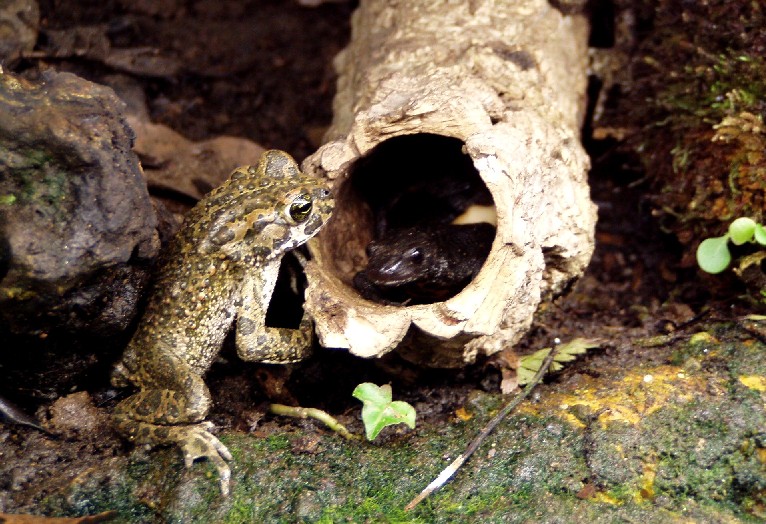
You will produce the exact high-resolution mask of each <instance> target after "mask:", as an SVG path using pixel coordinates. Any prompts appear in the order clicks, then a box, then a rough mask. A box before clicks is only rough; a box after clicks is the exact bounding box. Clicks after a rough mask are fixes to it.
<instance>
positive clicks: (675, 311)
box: [0, 0, 745, 513]
mask: <svg viewBox="0 0 766 524" xmlns="http://www.w3.org/2000/svg"><path fill="white" fill-rule="evenodd" d="M353 8H354V3H353V2H339V3H327V4H324V5H321V6H320V7H317V8H308V7H303V6H300V5H298V4H297V3H296V2H288V1H285V0H271V1H269V0H258V1H255V0H251V1H246V0H245V1H243V0H196V1H191V0H189V1H184V0H159V1H153V2H148V1H147V2H143V1H137V2H134V1H127V0H125V1H118V0H111V1H107V2H102V1H81V0H44V1H42V2H41V13H42V19H41V31H42V37H41V41H40V43H39V44H38V47H39V48H40V49H43V50H47V51H46V52H47V53H49V54H48V56H40V57H37V58H33V59H26V60H23V61H21V62H19V63H18V64H16V65H15V66H14V69H15V70H16V71H17V72H24V71H29V70H33V69H34V68H38V67H55V68H57V69H59V70H69V71H73V72H75V73H77V74H79V75H81V76H83V77H85V78H87V79H89V80H93V81H97V82H98V81H104V79H105V78H107V77H110V76H113V75H116V74H119V75H128V76H129V77H131V78H132V79H133V80H134V81H137V82H138V83H139V84H140V85H141V86H142V88H143V91H144V93H145V95H146V105H147V109H148V111H149V114H150V117H151V119H152V120H153V121H155V122H158V123H163V124H165V125H167V126H169V127H171V128H173V129H174V130H176V131H178V132H180V133H181V134H183V135H185V136H186V137H188V138H190V139H193V140H202V139H206V138H210V137H214V136H217V135H220V134H226V135H234V136H240V137H245V138H249V139H251V140H253V141H255V142H257V143H258V144H260V145H262V146H264V147H268V148H279V149H284V150H286V151H288V152H289V153H291V154H292V155H294V156H295V157H296V158H298V159H302V158H304V157H305V156H307V155H308V154H310V153H312V152H313V151H314V150H315V148H316V147H317V145H318V144H319V140H320V138H321V132H322V130H323V129H324V128H325V127H326V126H327V125H328V124H329V122H330V120H331V117H332V96H333V93H334V72H333V70H332V58H333V57H334V55H335V54H336V53H337V52H338V51H340V50H341V49H342V47H343V46H344V45H345V43H346V41H347V40H348V38H349V17H350V15H351V12H352V11H353ZM94 25H98V26H99V27H103V28H105V29H104V31H105V34H106V35H107V36H108V38H109V40H110V42H111V44H112V46H113V47H114V48H135V47H139V46H141V47H149V48H151V49H153V50H155V51H154V52H153V53H154V56H159V57H164V58H166V59H168V60H170V61H171V62H172V63H173V64H175V65H177V67H176V68H168V67H164V66H157V67H155V68H153V67H152V66H151V65H150V66H147V68H146V69H145V70H144V71H143V72H142V73H136V72H130V71H126V70H125V68H122V69H121V68H119V67H114V66H113V65H111V66H110V65H107V63H106V62H107V61H105V60H103V59H102V58H103V57H101V58H100V57H98V56H97V55H96V54H92V55H91V57H90V58H87V57H86V58H82V57H81V56H77V53H75V52H74V51H72V50H70V51H71V52H70V53H69V55H68V56H67V54H66V53H59V55H63V56H58V57H56V56H53V55H54V54H55V53H53V50H52V49H51V46H52V45H53V43H52V42H51V40H50V39H48V40H47V41H46V40H45V38H46V37H45V34H46V32H47V31H54V30H65V31H75V29H76V28H78V27H79V28H82V27H84V26H89V27H92V26H94ZM82 45H84V44H82ZM41 55H45V53H41ZM80 55H82V53H80ZM162 64H165V62H162ZM169 72H170V73H169ZM171 73H172V74H171ZM607 123H608V122H607ZM600 125H604V123H603V122H602V123H601V124H600ZM588 129H592V127H591V128H588ZM589 133H590V131H589V130H586V136H585V139H586V144H587V147H588V150H589V152H590V154H591V156H592V158H593V170H592V173H591V178H590V182H591V187H592V188H593V189H592V196H593V199H594V201H595V202H596V203H597V204H598V207H599V223H598V228H597V245H596V252H595V255H594V257H593V260H592V262H591V264H590V266H589V268H588V270H587V272H586V274H585V275H584V277H583V278H582V279H580V280H579V282H577V284H576V285H575V286H574V287H573V289H572V290H571V291H570V292H569V293H568V294H567V295H565V296H563V297H560V298H558V299H556V300H554V301H553V302H551V303H549V304H547V305H546V306H545V307H544V308H543V309H542V310H541V312H540V314H539V317H538V319H537V321H536V322H535V324H534V326H533V328H532V330H531V331H530V332H529V334H528V335H527V336H526V337H525V338H524V340H523V341H522V343H521V344H520V345H519V347H517V348H515V349H516V351H517V352H519V353H528V352H531V351H534V350H537V349H539V348H543V347H549V346H551V345H552V344H554V343H555V342H556V341H558V340H564V341H565V340H569V339H572V338H575V337H586V338H592V339H597V340H599V341H600V343H601V344H600V348H599V349H597V350H594V351H592V352H589V354H588V355H587V356H586V357H584V358H582V359H580V360H579V361H577V362H575V363H572V364H570V365H568V366H567V368H566V369H565V370H564V371H563V372H562V373H560V374H558V375H556V377H555V378H552V379H549V380H548V381H547V383H546V385H544V386H542V387H541V388H540V390H539V395H540V396H545V395H546V393H547V392H549V391H551V390H552V389H557V388H565V387H566V386H567V384H568V383H573V381H574V382H576V381H578V380H582V374H583V373H585V374H591V375H592V374H596V373H597V371H594V370H598V369H599V366H600V365H601V364H603V363H604V362H610V363H611V364H614V363H619V367H621V368H623V369H630V368H633V367H638V366H640V365H646V364H647V362H649V361H652V359H656V360H657V361H658V362H662V361H664V360H665V359H666V358H667V355H666V354H655V355H654V356H653V354H652V353H651V352H645V351H636V350H635V346H634V341H635V340H636V339H637V338H639V337H652V336H658V335H668V334H674V333H685V332H686V330H689V329H693V328H694V327H695V326H696V325H698V324H697V323H698V322H699V321H700V319H701V314H702V313H704V312H708V314H711V313H710V312H711V311H714V312H715V313H714V314H713V315H714V316H718V317H719V318H722V317H725V318H732V316H733V315H734V316H735V315H737V314H739V313H741V312H744V311H745V310H744V309H739V308H740V306H738V305H735V306H734V307H733V308H731V307H730V308H728V309H726V310H725V313H723V312H722V311H724V309H723V308H722V307H721V308H717V307H716V304H717V302H713V301H712V300H711V296H710V294H709V291H708V290H707V289H706V288H705V286H700V285H699V281H698V280H697V273H696V270H695V269H694V268H691V269H690V268H685V267H680V265H679V260H680V259H681V256H682V251H681V247H680V245H679V244H678V243H677V241H676V240H675V237H672V236H670V235H668V234H665V233H663V232H662V231H661V230H660V228H659V225H658V224H657V223H656V221H654V220H653V218H652V206H651V202H650V201H649V199H648V198H647V196H646V195H647V192H648V191H649V190H650V186H649V183H648V182H647V177H646V173H645V172H644V171H643V168H642V167H641V165H640V162H639V160H638V158H637V157H635V156H633V155H631V154H629V153H626V152H625V151H624V149H623V148H621V147H620V143H619V142H618V141H616V140H615V139H610V138H607V139H604V140H595V139H593V138H591V136H590V134H589ZM738 291H739V290H737V289H732V291H731V292H730V293H731V295H732V296H733V295H734V294H735V293H736V292H738ZM726 304H727V306H729V305H730V304H731V303H730V302H728V301H727V302H726ZM710 306H713V307H712V308H711V307H710ZM11 340H12V339H11ZM103 342H104V341H93V340H87V341H83V340H74V341H70V342H67V343H60V344H61V346H62V347H64V346H66V347H68V348H71V347H80V348H86V351H84V354H86V355H94V354H98V357H92V356H87V357H82V356H81V357H79V358H82V359H84V360H88V365H87V366H85V369H86V370H87V371H85V372H83V371H81V370H80V371H77V372H72V374H71V375H66V378H65V379H61V378H60V377H59V379H58V380H52V381H51V382H52V384H53V385H51V386H50V387H48V386H43V385H39V386H35V387H32V386H29V384H28V383H27V382H25V383H24V384H21V381H22V380H25V381H26V380H28V379H26V378H25V379H21V378H14V377H15V375H13V374H12V373H10V372H9V371H7V370H5V371H4V373H5V374H6V382H5V383H4V384H3V390H2V392H1V393H2V394H3V395H6V396H8V397H10V398H12V399H14V400H15V401H16V402H17V403H18V404H19V405H20V407H21V408H22V409H24V410H26V411H27V412H34V411H35V410H37V414H38V417H39V418H41V419H42V420H43V421H44V422H46V423H45V426H46V427H47V428H50V429H51V431H55V432H56V433H57V436H56V437H53V436H51V435H48V434H45V433H43V432H41V431H38V430H35V429H33V428H29V427H27V426H16V425H0V457H2V460H0V512H14V513H15V512H34V511H35V510H36V508H38V505H39V503H40V501H41V500H43V499H45V497H47V496H49V495H51V494H54V493H56V492H57V491H59V490H61V489H62V488H63V487H64V486H68V485H70V483H72V482H73V479H77V478H79V477H80V476H81V475H83V473H84V472H87V471H90V470H93V469H97V468H102V467H104V464H113V465H116V464H120V465H122V466H124V465H125V461H127V460H128V459H127V457H128V452H129V450H130V449H131V448H130V446H129V445H128V444H126V443H125V442H123V441H122V440H121V439H120V438H119V437H118V436H117V435H116V434H115V433H113V431H112V430H111V429H110V425H109V424H108V418H106V417H105V414H108V413H109V410H110V409H111V407H112V406H113V405H114V403H115V402H116V400H117V399H118V398H119V395H120V394H121V393H120V392H116V391H114V390H113V389H111V388H110V387H109V385H108V367H109V364H110V362H111V361H112V360H113V359H114V358H116V356H117V353H118V351H119V343H115V342H111V343H109V344H105V345H109V346H118V347H116V348H115V349H113V350H112V351H111V352H107V353H106V354H104V353H103V350H102V349H99V350H98V351H96V350H94V349H93V348H94V347H96V346H99V345H100V344H103ZM117 342H119V341H117ZM13 343H19V344H20V343H21V342H20V341H18V340H13ZM88 348H89V349H90V352H88V351H87V349H88ZM101 348H103V345H102V346H101ZM631 348H633V349H631ZM82 354H83V353H81V355H82ZM224 357H225V358H224V362H221V363H219V364H217V365H216V366H215V367H214V368H213V369H212V370H211V373H210V375H209V377H208V379H207V383H208V385H209V386H210V388H211V391H212V394H213V398H214V399H215V401H216V402H215V407H214V410H213V412H212V413H211V415H210V420H212V421H213V422H214V423H215V424H216V425H217V426H219V427H221V428H224V429H229V430H235V431H241V432H253V431H254V432H255V433H256V434H257V435H258V436H259V437H260V436H263V437H265V436H269V435H271V434H276V433H279V432H281V431H284V428H285V427H290V426H292V425H293V424H294V423H293V422H291V421H285V420H284V419H278V418H273V417H271V416H269V415H266V414H265V404H266V402H267V401H269V400H271V401H277V402H283V403H296V402H297V403H300V404H301V405H311V406H316V407H320V408H323V409H326V410H327V411H329V412H330V413H333V414H336V415H338V416H339V417H340V419H341V421H343V422H346V423H348V424H349V426H350V429H352V430H355V431H357V432H361V425H360V423H359V422H358V421H357V419H356V415H355V413H356V411H357V410H358V404H357V402H356V401H355V400H353V399H352V398H351V397H350V395H349V392H350V391H351V390H352V389H353V387H354V386H355V385H356V384H358V383H360V382H363V381H370V382H375V383H378V384H382V383H391V384H392V386H393V389H394V391H395V392H396V395H397V398H398V399H401V400H406V401H409V402H410V403H412V404H414V405H415V406H416V408H417V409H418V417H419V418H418V424H419V425H420V426H421V427H426V428H428V427H438V426H439V425H440V424H442V423H444V421H445V420H446V419H448V418H450V417H453V416H454V413H455V410H456V409H458V408H460V407H462V406H464V404H465V403H466V399H467V398H469V396H470V395H471V394H472V392H473V391H475V390H481V391H486V392H497V391H498V388H499V384H500V380H501V368H502V358H497V357H495V358H491V359H484V360H482V361H480V362H477V363H476V364H475V365H472V366H470V367H468V368H465V369H460V370H423V369H419V368H417V367H415V366H412V365H410V364H408V363H407V362H404V361H403V360H401V359H399V358H397V357H396V356H390V357H387V358H385V359H382V360H381V361H364V360H360V359H356V358H352V357H350V356H348V355H346V354H344V353H341V352H334V351H329V350H320V351H318V353H317V354H316V355H315V356H314V357H313V358H312V359H310V360H309V361H307V362H304V363H301V364H299V365H295V366H292V367H291V368H290V369H284V368H277V367H273V366H262V365H261V366H258V365H253V364H246V363H242V362H240V361H239V360H237V359H236V357H235V356H233V355H228V354H227V355H224ZM61 358H62V357H61V356H60V355H59V356H57V357H53V356H51V358H50V360H49V361H47V362H45V363H42V364H39V363H36V364H35V365H38V364H39V367H42V368H43V369H44V371H41V373H48V374H50V373H51V367H54V368H56V367H57V366H58V367H59V368H58V369H59V371H60V370H61V367H60V366H61V360H60V359H61ZM94 360H97V361H98V362H99V363H100V364H94V363H93V361H94ZM67 369H68V368H67ZM0 370H2V368H0ZM54 374H55V373H54ZM8 376H10V377H11V378H10V380H11V382H10V383H9V382H8V378H7V377H8ZM74 390H79V391H87V393H88V395H80V396H77V397H75V398H72V397H73V396H72V395H70V396H66V395H69V394H70V393H71V392H72V391H74ZM318 392H319V393H318ZM56 397H64V399H65V400H66V403H67V404H74V406H75V407H74V408H73V407H72V406H71V405H66V404H65V405H63V406H62V405H61V402H62V401H63V400H64V399H59V400H54V399H55V398H56ZM77 406H79V408H80V409H77ZM72 409H74V410H75V411H78V412H80V413H83V414H81V415H79V416H80V417H83V419H78V420H77V421H75V422H71V416H70V415H67V413H71V412H72ZM307 446H308V447H310V446H309V444H307ZM304 451H305V450H304ZM75 482H76V480H75Z"/></svg>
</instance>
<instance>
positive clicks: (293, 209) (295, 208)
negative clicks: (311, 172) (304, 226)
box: [287, 193, 312, 224]
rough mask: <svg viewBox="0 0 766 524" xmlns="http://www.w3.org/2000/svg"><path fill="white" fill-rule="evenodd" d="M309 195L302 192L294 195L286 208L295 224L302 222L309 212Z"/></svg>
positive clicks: (310, 204) (310, 205) (310, 203)
mask: <svg viewBox="0 0 766 524" xmlns="http://www.w3.org/2000/svg"><path fill="white" fill-rule="evenodd" d="M311 207H312V202H311V195H309V194H308V193H302V194H300V195H298V196H297V197H295V198H294V199H293V201H292V202H290V205H289V206H288V208H287V214H288V216H289V217H290V219H291V220H293V221H294V222H295V223H296V224H299V223H301V222H304V221H305V220H306V219H307V218H308V217H309V215H310V214H311Z"/></svg>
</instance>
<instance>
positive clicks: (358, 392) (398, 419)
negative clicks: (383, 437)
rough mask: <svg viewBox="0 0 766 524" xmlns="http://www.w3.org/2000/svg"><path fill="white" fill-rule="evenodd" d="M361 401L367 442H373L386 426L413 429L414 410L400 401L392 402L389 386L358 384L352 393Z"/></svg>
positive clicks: (369, 383)
mask: <svg viewBox="0 0 766 524" xmlns="http://www.w3.org/2000/svg"><path fill="white" fill-rule="evenodd" d="M352 395H353V396H354V398H357V399H359V400H361V401H362V403H363V404H364V405H363V406H362V422H364V432H365V434H366V435H367V440H374V439H375V437H377V436H378V433H380V431H381V430H382V429H383V428H385V427H386V426H391V425H393V424H406V425H407V426H409V427H410V428H413V429H414V428H415V408H413V407H412V406H411V405H409V404H408V403H406V402H402V401H400V400H394V401H392V398H393V395H392V394H391V386H389V385H388V384H385V385H383V386H376V385H375V384H372V383H371V382H364V383H363V384H359V385H358V386H357V387H356V389H354V392H353V393H352Z"/></svg>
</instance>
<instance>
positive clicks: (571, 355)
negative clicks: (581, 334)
mask: <svg viewBox="0 0 766 524" xmlns="http://www.w3.org/2000/svg"><path fill="white" fill-rule="evenodd" d="M597 347H598V344H597V343H596V342H595V341H593V340H588V339H585V338H576V339H574V340H572V341H570V342H567V343H565V344H561V345H559V347H558V351H556V355H555V356H554V357H553V362H552V363H551V366H550V368H548V369H549V370H550V371H558V370H560V369H561V368H562V367H564V366H562V364H563V363H565V362H571V361H573V360H574V359H575V358H577V355H582V354H583V353H585V352H586V351H588V350H589V349H593V348H597ZM550 352H551V348H544V349H540V350H538V351H535V352H534V353H532V354H531V355H526V356H523V357H521V358H520V359H519V369H518V370H517V371H516V376H517V378H518V381H519V385H520V386H523V385H524V384H529V383H530V382H531V381H532V379H533V378H534V377H535V375H536V374H537V372H538V371H539V369H540V366H542V365H543V361H544V360H545V357H547V356H548V353H550Z"/></svg>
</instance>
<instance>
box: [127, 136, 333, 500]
mask: <svg viewBox="0 0 766 524" xmlns="http://www.w3.org/2000/svg"><path fill="white" fill-rule="evenodd" d="M333 205H334V201H333V198H332V196H331V194H330V190H329V189H328V187H327V186H326V185H325V184H324V183H323V182H322V181H321V180H319V179H316V178H312V177H308V176H306V175H303V174H302V173H301V172H300V170H299V168H298V166H297V165H296V163H295V161H294V160H293V159H292V158H291V157H290V156H289V155H288V154H287V153H284V152H282V151H276V150H271V151H266V152H265V153H263V155H262V156H261V159H260V162H259V163H258V165H257V166H245V167H240V168H238V169H236V170H235V171H234V172H233V173H232V174H231V176H230V177H229V179H228V180H227V181H226V182H224V183H223V185H221V186H220V187H218V188H217V189H215V190H213V191H212V192H211V193H210V194H208V195H207V196H206V197H204V198H203V199H202V200H200V201H199V203H197V205H196V206H195V207H194V208H193V209H192V210H191V211H190V212H189V214H188V215H187V217H186V220H185V222H184V225H183V226H182V228H181V230H180V231H179V233H178V234H177V235H176V237H175V238H174V239H173V240H172V241H171V242H170V244H169V246H168V248H167V250H166V251H165V252H164V253H163V255H162V256H161V259H160V265H159V271H158V275H157V279H156V282H155V285H154V288H153V291H152V293H151V295H150V299H149V302H148V305H147V308H146V312H145V314H144V316H143V318H142V319H141V322H140V323H139V326H138V329H137V331H136V333H135V335H134V336H133V338H132V339H131V341H130V343H129V344H128V347H127V349H126V351H125V354H124V355H123V357H122V360H121V361H120V362H119V363H118V364H117V366H116V367H115V370H114V374H113V378H112V382H113V384H114V385H115V386H126V385H129V384H132V385H133V386H135V387H136V388H137V389H138V391H136V392H135V393H134V394H133V395H131V396H130V397H128V398H126V399H125V400H123V401H122V402H120V403H119V404H118V405H117V406H116V408H115V413H114V417H115V420H116V424H117V427H118V429H119V430H120V431H121V432H122V433H123V434H125V435H126V436H127V438H128V439H130V440H131V441H133V442H136V443H140V444H147V445H150V446H155V445H163V444H170V445H178V446H179V447H180V448H181V451H182V453H183V456H184V462H185V464H186V466H187V467H190V466H191V465H192V463H193V462H194V461H195V460H196V459H199V458H206V459H208V460H210V461H211V463H212V464H213V465H214V467H215V468H216V469H217V471H218V474H219V477H220V485H221V491H222V493H223V494H224V496H225V495H228V493H229V482H230V477H231V470H230V468H229V465H228V464H227V461H230V460H231V459H232V456H231V453H230V452H229V450H228V449H227V448H226V446H224V445H223V444H222V443H221V442H220V441H219V440H218V438H216V437H215V436H214V435H213V434H212V433H211V432H210V431H211V429H212V427H213V426H212V423H210V422H208V421H206V420H205V417H206V416H207V413H208V410H209V409H210V405H211V402H212V400H211V397H210V392H209V391H208V389H207V386H206V385H205V382H204V381H203V376H204V375H205V373H206V372H207V370H208V368H210V365H211V364H212V362H213V360H214V359H215V358H216V356H217V355H218V353H219V352H220V350H221V346H222V344H223V341H224V338H225V337H226V335H227V333H228V332H229V330H230V329H232V326H233V325H234V324H236V326H235V328H234V329H235V331H236V333H235V335H236V336H235V343H236V347H237V353H238V355H239V357H240V358H242V359H243V360H246V361H256V362H264V363H288V362H295V361H298V360H301V359H303V358H305V357H306V356H307V355H308V352H309V351H310V348H311V342H312V327H311V322H310V320H309V319H308V318H306V317H305V316H304V318H303V319H302V320H301V322H300V326H299V328H298V329H287V328H274V327H269V326H266V324H265V316H266V310H267V308H268V304H269V300H270V299H271V295H272V292H273V290H274V285H275V283H276V279H277V274H278V272H279V265H280V261H281V258H282V256H283V255H284V254H285V253H286V252H288V251H290V250H292V249H294V248H295V247H297V246H299V245H301V244H303V243H304V242H306V241H307V240H308V239H309V238H311V237H312V236H314V235H315V234H316V233H317V232H318V231H319V229H320V228H321V227H322V226H323V225H324V224H325V223H326V222H327V220H328V219H329V217H330V214H331V212H332V208H333Z"/></svg>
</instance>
